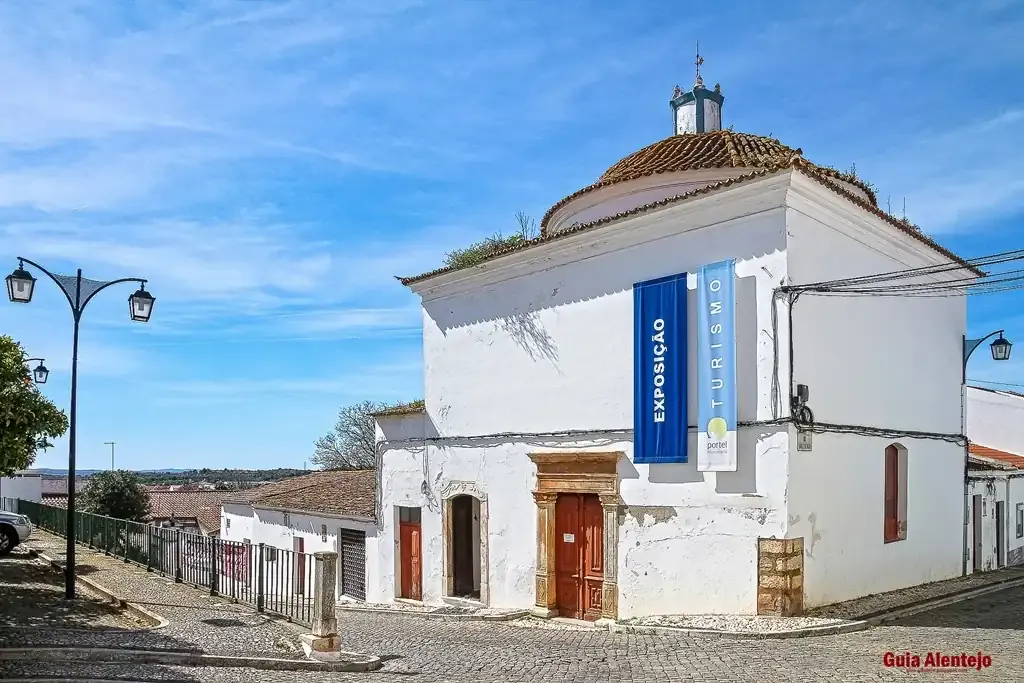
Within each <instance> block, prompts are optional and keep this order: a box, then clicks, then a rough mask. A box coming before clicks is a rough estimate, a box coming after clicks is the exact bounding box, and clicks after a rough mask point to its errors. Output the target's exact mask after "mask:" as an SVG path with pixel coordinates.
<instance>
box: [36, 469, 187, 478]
mask: <svg viewBox="0 0 1024 683" xmlns="http://www.w3.org/2000/svg"><path fill="white" fill-rule="evenodd" d="M32 469H33V471H35V472H39V473H40V474H42V475H44V476H47V477H66V476H68V471H67V470H66V469H63V470H55V469H51V468H49V467H34V468H32ZM137 471H138V473H139V474H174V473H177V472H188V470H182V469H169V470H137ZM100 472H106V470H75V474H76V475H78V476H79V477H91V476H92V475H94V474H99V473H100Z"/></svg>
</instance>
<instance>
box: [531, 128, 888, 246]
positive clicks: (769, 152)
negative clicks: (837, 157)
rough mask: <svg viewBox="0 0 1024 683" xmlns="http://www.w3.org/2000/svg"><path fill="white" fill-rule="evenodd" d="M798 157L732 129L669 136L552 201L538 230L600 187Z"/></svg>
mask: <svg viewBox="0 0 1024 683" xmlns="http://www.w3.org/2000/svg"><path fill="white" fill-rule="evenodd" d="M802 156H803V150H801V149H799V148H797V149H793V148H792V147H788V146H786V145H784V144H782V143H781V142H779V141H778V140H776V139H775V138H770V137H764V136H761V135H751V134H749V133H736V132H733V131H731V130H716V131H712V132H710V133H690V134H687V135H673V136H671V137H667V138H665V139H664V140H659V141H658V142H655V143H654V144H653V145H648V146H647V147H644V148H643V149H641V150H638V151H636V152H633V153H632V154H630V155H629V156H627V157H625V158H623V159H621V160H620V161H618V162H616V163H615V164H613V165H612V167H611V168H609V169H608V170H607V171H605V172H604V173H603V174H602V175H601V177H600V178H598V179H597V182H596V183H594V184H593V185H588V186H587V187H584V188H583V189H581V190H577V191H576V192H573V193H572V194H571V195H569V196H568V197H565V198H564V199H562V200H560V201H558V202H557V203H555V205H554V206H552V207H551V208H550V209H548V211H547V213H545V214H544V217H543V218H541V221H540V228H541V232H542V233H543V232H546V231H547V226H548V221H550V220H551V216H552V215H554V213H555V212H556V211H558V210H559V209H560V208H562V207H563V206H565V205H566V204H568V203H569V202H571V201H572V200H574V199H576V198H578V197H582V196H583V195H585V194H588V193H590V192H593V191H595V190H598V189H601V188H602V187H608V186H610V185H615V184H616V183H624V182H627V181H630V180H636V179H638V178H645V177H647V176H653V175H659V174H661V173H676V172H680V171H697V170H701V169H706V168H745V169H756V168H776V167H778V166H785V165H788V164H789V163H790V162H791V161H793V160H794V159H797V158H802ZM807 163H808V164H810V162H807ZM811 165H812V166H814V165H813V164H811ZM814 168H815V169H817V170H818V171H819V172H820V173H821V174H822V175H824V176H827V177H832V178H835V179H841V180H845V181H846V182H848V183H853V184H854V185H856V186H857V187H859V188H860V189H862V190H863V191H864V192H865V193H866V194H867V195H868V197H869V198H870V200H871V201H870V203H871V204H872V205H876V204H877V200H876V198H875V193H874V191H873V190H872V189H871V188H870V187H868V185H866V184H865V183H864V182H862V181H861V180H859V179H857V178H854V177H853V176H850V175H848V174H845V173H840V172H839V171H836V170H835V169H831V168H825V167H820V166H814Z"/></svg>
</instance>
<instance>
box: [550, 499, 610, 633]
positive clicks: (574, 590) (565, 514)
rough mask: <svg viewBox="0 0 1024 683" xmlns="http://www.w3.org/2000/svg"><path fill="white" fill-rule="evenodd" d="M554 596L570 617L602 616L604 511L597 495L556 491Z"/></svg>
mask: <svg viewBox="0 0 1024 683" xmlns="http://www.w3.org/2000/svg"><path fill="white" fill-rule="evenodd" d="M555 546H556V550H555V600H556V604H557V607H558V612H559V614H561V615H562V616H564V617H570V618H573V619H588V620H591V621H593V620H596V619H598V618H600V616H601V588H602V584H603V582H604V514H603V510H602V508H601V501H600V499H599V498H598V497H597V496H593V495H578V494H559V496H558V500H557V502H556V503H555Z"/></svg>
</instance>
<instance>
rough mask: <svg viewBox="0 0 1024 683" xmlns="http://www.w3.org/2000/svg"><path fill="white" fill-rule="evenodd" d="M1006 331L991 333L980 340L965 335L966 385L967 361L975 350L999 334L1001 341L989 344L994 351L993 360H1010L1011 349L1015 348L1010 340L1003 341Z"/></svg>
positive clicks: (965, 377) (965, 380) (964, 381)
mask: <svg viewBox="0 0 1024 683" xmlns="http://www.w3.org/2000/svg"><path fill="white" fill-rule="evenodd" d="M1005 331H1006V330H996V331H995V332H989V333H988V334H986V335H985V336H984V337H980V338H978V339H968V338H967V335H964V342H963V343H964V368H963V369H964V374H963V383H964V384H967V361H968V360H970V358H971V354H972V353H974V350H975V349H977V348H978V347H979V346H981V345H982V343H984V342H985V341H986V340H988V339H991V338H992V337H994V336H996V335H997V334H998V335H999V339H996V340H995V341H994V342H992V343H991V344H989V347H990V348H991V350H992V360H1010V349H1011V347H1013V344H1011V343H1010V340H1008V339H1003V332H1005Z"/></svg>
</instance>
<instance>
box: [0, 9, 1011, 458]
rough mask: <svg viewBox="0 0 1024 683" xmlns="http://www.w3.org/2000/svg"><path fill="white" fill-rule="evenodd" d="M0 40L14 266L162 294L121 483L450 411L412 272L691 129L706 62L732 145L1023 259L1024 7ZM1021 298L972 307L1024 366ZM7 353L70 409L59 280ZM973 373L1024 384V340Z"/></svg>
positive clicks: (88, 425) (4, 192)
mask: <svg viewBox="0 0 1024 683" xmlns="http://www.w3.org/2000/svg"><path fill="white" fill-rule="evenodd" d="M0 31H2V36H3V40H2V41H0V83H3V84H4V87H3V88H0V111H2V112H3V115H2V116H0V245H2V247H3V248H2V249H0V256H2V257H3V258H6V259H7V261H6V263H7V265H5V266H3V268H4V270H5V272H6V271H7V270H9V269H12V268H13V267H14V266H15V265H16V262H15V258H14V257H15V256H17V255H23V256H26V257H28V258H31V259H33V260H36V261H39V262H41V263H43V264H44V265H47V266H49V267H51V269H54V270H59V271H62V272H73V270H74V268H75V267H81V268H83V269H84V271H85V274H86V276H90V277H94V278H109V279H113V278H116V277H125V276H138V277H145V278H148V279H149V280H150V289H151V291H152V292H153V294H154V295H155V296H156V297H157V305H156V310H155V314H154V317H153V321H152V322H151V323H150V324H149V325H145V326H143V325H138V324H133V323H131V322H129V320H128V314H127V303H126V299H127V297H128V295H129V294H130V293H131V291H132V288H131V287H130V286H128V285H124V286H121V287H119V288H115V289H113V290H107V291H106V292H104V293H103V294H101V295H100V296H99V297H97V299H95V300H94V301H93V302H92V303H91V304H90V306H89V309H88V311H87V314H86V316H85V322H84V325H83V328H82V338H81V361H80V384H79V406H80V413H79V418H80V421H79V430H80V431H79V450H78V452H79V460H78V464H79V467H81V468H93V467H95V468H101V467H106V466H107V465H108V463H109V448H108V447H107V446H105V445H104V442H105V441H116V442H117V443H118V446H117V457H118V465H119V466H120V467H129V468H151V467H203V466H209V467H278V466H282V467H288V466H291V467H302V465H303V462H304V461H305V460H306V459H307V458H308V457H309V455H310V454H311V451H312V444H313V441H314V440H315V439H316V437H318V436H319V435H321V434H322V433H323V432H325V431H326V430H328V429H329V428H330V426H331V425H332V423H333V420H334V416H335V414H336V412H337V409H338V408H339V406H340V405H342V404H345V403H349V402H354V401H358V400H361V399H373V400H403V399H410V398H416V397H419V396H421V395H422V378H421V374H420V359H421V353H420V340H419V313H418V309H417V301H416V298H415V297H414V296H413V295H412V294H411V293H409V292H407V291H406V290H404V289H403V288H402V287H401V286H399V285H398V283H397V282H395V280H394V279H393V277H392V276H394V275H409V274H416V273H418V272H422V271H424V270H428V269H431V268H433V267H435V266H437V265H438V264H439V263H440V261H441V259H442V257H443V255H444V253H445V252H446V251H448V250H450V249H452V248H456V247H460V246H465V245H467V244H468V243H470V242H473V241H475V240H476V239H479V238H481V237H483V236H485V235H488V234H490V233H492V232H493V231H495V230H496V229H504V230H509V229H513V228H514V226H515V221H514V214H515V212H516V211H525V212H527V213H528V214H531V215H533V216H535V217H537V218H538V219H539V217H540V216H541V215H542V214H543V213H544V211H545V210H546V209H547V208H548V207H549V206H550V205H551V204H553V203H554V202H555V201H557V200H558V199H560V198H561V197H563V196H564V195H566V194H568V193H570V192H572V191H574V190H576V189H578V188H580V187H582V186H584V185H587V184H589V183H590V182H593V180H594V179H596V177H597V176H598V175H600V173H601V172H602V171H603V170H604V169H605V168H607V167H608V166H610V165H611V164H612V163H614V162H615V161H616V160H617V159H619V158H620V157H622V156H625V155H626V154H628V153H630V152H632V151H634V150H636V149H638V148H640V147H642V146H644V145H646V144H649V143H651V142H654V141H656V140H659V139H661V138H663V137H666V136H667V135H669V134H670V133H671V132H672V130H671V120H670V114H669V109H668V99H669V97H670V96H671V92H672V88H673V86H674V85H676V84H679V85H681V86H684V87H687V86H689V85H690V84H691V83H692V79H693V66H692V62H693V45H694V41H695V40H698V39H699V40H700V43H701V52H702V53H703V54H704V55H705V59H706V61H705V65H704V69H703V71H704V74H705V78H706V80H707V81H708V82H709V83H714V82H720V83H721V85H722V89H723V92H724V93H725V96H726V104H725V109H724V123H725V125H727V126H728V125H733V126H734V127H735V129H736V130H741V131H745V132H752V133H760V134H770V135H773V136H775V137H777V138H779V139H780V140H782V141H783V142H785V143H786V144H788V145H790V146H793V147H801V148H802V149H803V151H804V154H805V156H806V157H807V158H809V159H811V160H812V161H815V162H817V163H820V164H827V165H833V166H836V167H840V168H848V167H849V166H850V165H851V164H853V163H855V164H856V166H857V169H858V171H859V173H860V174H861V175H862V176H864V177H866V178H867V179H869V180H871V181H872V182H874V183H875V184H876V185H877V186H878V188H879V196H880V202H881V203H882V204H883V206H884V202H885V198H886V197H887V196H891V198H892V199H891V201H892V206H893V208H894V209H897V207H902V202H903V198H904V197H905V198H906V203H907V204H906V205H907V215H908V217H909V218H910V219H911V220H913V221H915V222H916V223H918V224H920V225H921V226H922V227H923V229H924V230H925V231H926V232H928V233H930V234H933V235H935V236H936V237H937V238H938V239H940V240H941V241H942V242H943V243H945V244H947V245H948V246H950V247H951V248H953V249H954V250H956V251H958V252H960V253H963V254H965V255H968V256H970V255H979V254H984V253H990V252H993V251H998V250H1002V249H1007V248H1013V247H1024V237H1021V232H1020V230H1019V228H1020V226H1021V224H1022V219H1024V142H1022V141H1024V86H1022V85H1020V79H1019V75H1020V73H1021V71H1022V69H1024V41H1021V40H1020V36H1022V35H1024V6H1022V3H1019V2H1010V1H1004V2H984V1H981V2H974V3H962V2H961V3H954V2H909V1H908V2H900V3H886V2H881V1H878V2H874V1H872V2H821V1H820V0H819V1H816V2H791V3H771V4H763V3H746V2H732V3H720V4H718V5H717V7H716V9H714V10H711V9H701V7H700V6H699V3H696V4H695V3H678V2H669V1H660V0H659V1H654V0H651V1H648V2H644V3H612V2H599V1H596V0H595V1H593V2H559V3H551V2H541V1H537V2H535V1H533V0H507V1H500V0H487V1H484V0H467V1H456V0H445V2H426V1H425V0H423V1H421V2H417V1H415V0H408V1H406V0H397V1H395V2H386V1H384V0H381V1H380V2H374V3H366V2H342V1H340V0H324V1H323V2H300V1H297V0H296V1H290V2H289V1H281V2H260V1H258V0H246V1H245V2H241V1H238V2H227V1H223V0H220V1H218V0H204V1H202V2H186V1H184V0H178V1H175V2H160V1H158V0H150V1H148V2H145V3H129V2H111V1H109V0H96V1H95V2H86V1H84V0H53V1H52V2H41V1H30V0H24V1H14V0H11V1H9V2H4V3H2V4H0ZM1014 82H1017V83H1018V85H1016V86H1014V85H1013V83H1014ZM1022 301H1024V299H1022V297H1021V296H1017V295H1015V294H1003V295H996V296H991V297H979V298H978V299H977V300H973V299H972V301H971V305H970V310H971V314H970V328H971V332H973V333H977V332H980V333H987V332H988V331H990V330H991V329H994V328H995V327H1006V328H1007V329H1008V332H1009V336H1010V338H1011V339H1016V340H1019V341H1020V342H1021V343H1022V344H1024V317H1022V314H1020V313H1019V312H1015V311H1020V310H1021V306H1020V304H1021V303H1022ZM0 332H3V333H10V334H13V335H14V336H15V337H16V338H18V339H19V340H21V341H22V342H23V343H24V344H25V346H26V347H27V350H28V351H29V352H30V354H31V355H33V356H44V357H45V358H46V359H47V365H48V366H49V368H50V369H51V370H52V374H51V379H50V381H49V382H48V383H47V384H46V385H45V387H44V389H43V390H44V392H45V393H46V394H47V395H49V396H50V397H52V398H53V399H54V400H55V401H56V402H57V403H58V405H61V406H65V407H66V405H67V402H68V386H69V368H70V348H71V320H70V313H69V311H68V307H67V304H66V303H65V302H63V301H62V299H61V298H60V294H59V292H58V291H57V289H56V288H55V287H54V286H53V285H52V283H49V282H40V283H39V287H38V288H37V294H36V298H35V300H34V301H33V303H32V304H31V305H30V306H14V305H11V304H7V305H0ZM969 374H970V376H972V377H977V378H981V379H987V380H995V381H1004V382H1019V383H1024V346H1022V347H1021V351H1019V352H1018V354H1017V355H1016V359H1015V360H1012V361H1010V362H1009V363H1005V364H1000V365H999V366H998V367H995V366H993V363H992V362H991V361H988V362H986V360H985V357H984V356H983V355H980V354H979V355H978V356H976V357H975V359H972V362H971V371H970V373H969ZM66 458H67V452H66V445H65V443H64V442H63V441H62V442H60V443H59V444H58V447H57V448H56V449H53V450H51V451H49V452H47V453H45V454H42V455H41V456H40V457H39V459H38V461H37V465H38V466H41V467H64V466H66Z"/></svg>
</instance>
